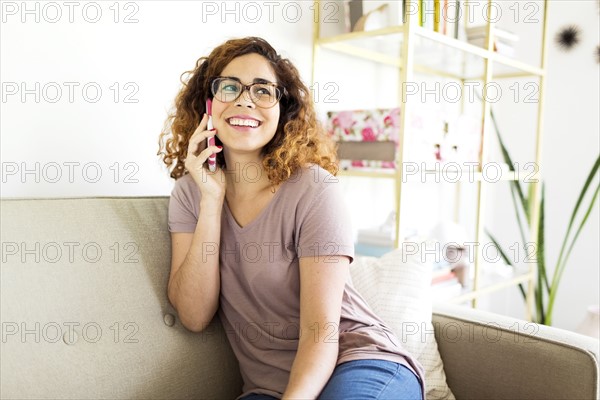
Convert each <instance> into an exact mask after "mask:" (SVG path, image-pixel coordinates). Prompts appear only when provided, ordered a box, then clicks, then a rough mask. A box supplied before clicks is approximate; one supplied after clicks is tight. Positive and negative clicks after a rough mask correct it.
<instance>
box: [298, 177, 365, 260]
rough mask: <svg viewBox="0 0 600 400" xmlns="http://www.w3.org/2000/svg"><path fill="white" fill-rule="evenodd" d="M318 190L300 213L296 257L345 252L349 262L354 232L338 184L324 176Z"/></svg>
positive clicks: (352, 248)
mask: <svg viewBox="0 0 600 400" xmlns="http://www.w3.org/2000/svg"><path fill="white" fill-rule="evenodd" d="M330 176H331V177H333V176H332V175H330ZM320 189H321V190H319V191H318V192H317V194H316V195H315V196H314V197H313V199H312V201H310V202H309V203H308V207H307V208H306V210H305V211H304V212H302V213H301V214H302V218H301V221H300V229H299V231H298V236H299V237H298V238H297V249H296V251H297V254H298V257H316V256H329V255H344V256H348V257H349V258H350V263H352V261H353V260H354V235H353V231H352V222H351V219H350V213H349V212H348V208H347V205H346V203H345V201H344V198H343V195H342V191H341V187H340V185H339V184H338V182H337V180H336V179H335V178H333V180H331V179H325V180H324V182H322V183H321V188H320Z"/></svg>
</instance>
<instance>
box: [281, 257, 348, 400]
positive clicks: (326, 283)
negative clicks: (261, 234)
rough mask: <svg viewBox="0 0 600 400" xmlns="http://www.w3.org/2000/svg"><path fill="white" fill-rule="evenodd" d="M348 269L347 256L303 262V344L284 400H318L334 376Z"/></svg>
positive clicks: (301, 296)
mask: <svg viewBox="0 0 600 400" xmlns="http://www.w3.org/2000/svg"><path fill="white" fill-rule="evenodd" d="M348 265H349V259H348V258H347V257H345V256H324V257H301V258H300V340H299V345H298V352H297V354H296V358H295V360H294V364H293V365H292V371H291V374H290V380H289V382H288V386H287V388H286V390H285V393H284V394H283V399H316V398H317V396H318V395H319V393H321V391H322V390H323V388H324V387H325V384H326V383H327V381H328V380H329V378H330V377H331V374H332V373H333V369H334V368H335V364H336V362H337V356H338V350H339V343H338V337H339V331H338V329H339V325H340V314H341V310H342V296H343V293H344V286H345V285H346V281H347V279H348V275H349V268H348Z"/></svg>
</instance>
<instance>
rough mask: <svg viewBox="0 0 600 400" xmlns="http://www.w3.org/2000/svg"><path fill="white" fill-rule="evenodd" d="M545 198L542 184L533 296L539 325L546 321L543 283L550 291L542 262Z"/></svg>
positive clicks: (544, 263)
mask: <svg viewBox="0 0 600 400" xmlns="http://www.w3.org/2000/svg"><path fill="white" fill-rule="evenodd" d="M545 198H546V189H545V186H544V184H543V183H542V192H541V197H540V214H539V219H538V232H537V233H538V237H537V246H538V248H537V249H536V250H537V255H536V261H537V267H538V270H537V292H536V296H535V301H536V306H537V309H538V315H539V316H540V321H541V323H544V322H545V321H546V315H545V314H544V292H545V290H544V283H545V284H546V291H549V290H550V286H549V285H548V278H547V277H546V262H545V260H544V256H545V255H544V212H545V206H544V205H545V202H546V201H545Z"/></svg>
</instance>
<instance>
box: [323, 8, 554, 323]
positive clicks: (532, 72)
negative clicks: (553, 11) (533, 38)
mask: <svg viewBox="0 0 600 400" xmlns="http://www.w3.org/2000/svg"><path fill="white" fill-rule="evenodd" d="M404 1H406V2H409V3H412V4H408V3H407V4H408V6H407V7H406V8H407V9H411V10H417V9H418V6H419V5H418V3H419V2H418V1H417V0H404ZM497 1H498V0H487V2H488V7H487V10H488V15H487V21H488V24H487V41H486V47H485V48H482V47H478V46H475V45H472V44H469V43H467V42H464V41H461V40H457V39H454V38H451V37H449V36H445V35H442V34H440V33H438V32H435V31H433V30H430V29H426V28H424V27H421V26H419V23H418V20H417V18H418V13H408V14H407V15H406V16H405V19H404V21H405V22H404V23H403V24H402V25H399V26H391V27H386V28H383V29H377V30H371V31H366V32H351V33H345V34H341V35H336V36H332V37H325V38H321V37H320V31H321V25H320V18H318V17H317V18H315V21H314V29H313V44H314V45H313V64H312V81H313V82H312V83H313V84H314V80H315V72H316V68H317V65H318V62H319V52H320V51H322V49H326V50H329V51H334V52H337V53H341V54H345V55H349V56H352V57H356V58H359V59H364V60H369V61H372V62H375V63H380V64H384V65H388V66H393V67H396V68H398V71H399V78H400V82H401V83H402V82H413V81H414V80H413V76H414V74H415V73H420V74H429V75H434V76H438V77H445V78H451V79H454V80H456V81H458V82H460V85H461V87H462V88H463V89H464V84H465V82H466V81H473V80H478V81H481V82H482V83H483V88H484V92H483V99H482V107H483V110H482V121H481V126H482V128H483V129H482V136H481V144H480V145H481V148H480V158H479V169H478V170H477V172H476V174H475V179H474V180H475V181H476V182H477V189H476V193H477V205H478V206H477V210H476V228H475V231H476V234H475V241H476V242H477V243H481V239H482V238H483V237H484V215H483V211H484V208H485V207H484V204H485V199H486V183H485V181H484V179H482V169H481V166H482V165H484V163H485V162H486V161H487V160H488V153H489V144H488V142H489V136H490V104H489V102H488V101H486V98H487V97H486V92H485V88H487V87H488V83H490V82H494V81H499V80H502V79H510V78H521V77H532V76H533V77H537V78H538V79H539V88H540V90H539V102H538V113H537V127H536V142H535V163H536V165H540V160H541V146H542V129H543V126H542V121H543V111H544V108H543V105H544V101H543V97H544V89H545V77H546V58H547V45H548V43H547V20H548V18H547V16H548V3H549V1H548V0H544V7H543V19H542V20H541V28H542V39H541V41H542V43H541V60H540V66H534V65H530V64H527V63H524V62H521V61H518V60H515V59H512V58H510V57H506V56H504V55H501V54H498V53H497V52H494V51H493V41H492V40H491V38H493V37H494V29H495V23H494V22H493V18H492V15H491V13H492V10H493V9H494V5H493V4H492V3H495V2H497ZM320 3H321V1H318V0H317V1H314V8H313V9H314V10H321V4H320ZM467 10H468V9H467ZM318 15H320V13H319V14H317V16H318ZM465 19H467V15H465ZM374 41H377V43H378V46H377V47H379V49H381V48H384V50H373V46H372V45H373V43H374ZM416 48H418V52H417V51H415V49H416ZM399 92H400V93H399V94H400V97H399V98H400V99H405V98H407V97H406V95H407V92H406V85H402V84H400V85H399ZM411 107H412V104H411V102H410V101H407V102H404V103H402V104H401V108H402V112H401V113H400V132H399V135H398V146H399V149H402V150H401V151H397V155H396V165H397V166H401V165H403V161H404V157H405V154H404V151H403V149H404V148H405V147H404V138H405V127H406V126H407V115H409V113H410V109H411ZM340 175H345V176H360V177H371V178H387V179H393V180H394V181H395V210H396V242H395V244H394V245H395V247H396V248H397V247H398V245H399V240H400V223H401V221H400V217H401V212H400V210H401V209H402V204H403V191H402V189H403V188H402V186H403V180H402V175H401V168H396V169H393V170H389V169H388V170H383V169H381V170H365V169H360V170H359V169H353V170H344V171H340ZM518 176H519V174H514V173H513V174H512V175H511V174H510V173H508V174H503V176H502V180H511V179H512V180H514V179H518ZM535 178H536V179H534V183H532V185H533V188H532V193H533V194H532V196H533V204H534V207H533V210H532V220H533V221H536V220H537V216H538V215H539V191H540V187H539V184H538V182H539V180H540V174H539V172H537V173H536V175H535ZM529 238H530V241H531V242H532V243H536V242H537V227H536V226H533V227H531V229H530V231H529ZM480 247H481V246H480ZM480 250H481V249H479V251H476V254H475V260H474V269H475V273H474V279H473V282H472V287H471V289H470V290H468V291H466V292H464V293H462V294H461V295H459V296H457V297H455V298H453V299H451V301H453V302H457V303H462V302H465V301H470V302H471V305H472V307H477V299H478V297H479V296H481V295H484V294H487V293H492V292H494V291H497V290H500V289H503V288H506V287H510V286H513V285H518V284H525V283H526V284H527V307H526V308H527V310H526V317H527V318H528V319H530V320H531V317H532V310H533V307H534V304H533V301H534V282H535V279H536V273H537V271H536V270H535V265H537V264H536V263H532V264H531V266H530V267H529V271H528V272H525V273H520V274H518V275H517V276H513V277H511V278H506V279H498V281H496V282H494V283H492V284H487V285H484V284H483V283H482V279H481V268H480V266H481V263H482V255H481V251H480Z"/></svg>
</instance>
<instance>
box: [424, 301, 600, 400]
mask: <svg viewBox="0 0 600 400" xmlns="http://www.w3.org/2000/svg"><path fill="white" fill-rule="evenodd" d="M433 325H434V330H435V338H436V340H437V344H438V348H439V352H440V355H441V357H442V360H443V362H444V371H445V372H446V379H447V382H448V386H450V389H452V392H453V393H454V395H455V396H456V398H457V399H459V400H463V399H598V398H599V393H598V351H599V350H598V347H599V341H598V340H597V339H593V338H591V337H587V336H583V335H579V334H577V333H573V332H570V331H566V330H562V329H558V328H553V327H548V326H545V325H538V324H535V323H532V322H527V321H524V320H519V319H515V318H511V317H506V316H502V315H498V314H493V313H490V312H485V311H481V310H476V309H472V308H469V307H464V306H458V305H448V304H435V305H434V307H433Z"/></svg>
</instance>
